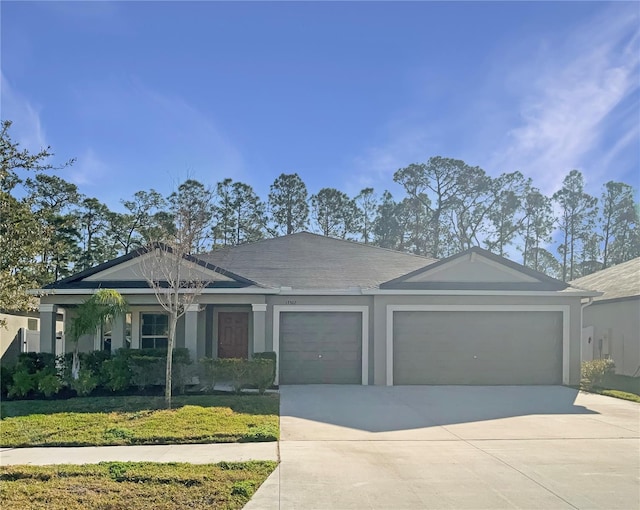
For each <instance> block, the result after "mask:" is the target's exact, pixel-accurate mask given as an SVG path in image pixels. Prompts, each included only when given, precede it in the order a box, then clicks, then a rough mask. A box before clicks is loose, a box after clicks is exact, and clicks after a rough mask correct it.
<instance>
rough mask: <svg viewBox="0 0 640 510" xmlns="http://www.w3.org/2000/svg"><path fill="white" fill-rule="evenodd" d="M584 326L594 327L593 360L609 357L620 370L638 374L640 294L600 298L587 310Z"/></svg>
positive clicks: (626, 373) (639, 356)
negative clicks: (622, 298) (615, 298)
mask: <svg viewBox="0 0 640 510" xmlns="http://www.w3.org/2000/svg"><path fill="white" fill-rule="evenodd" d="M583 325H584V327H588V326H593V332H594V342H593V343H592V346H593V359H597V358H607V357H609V358H611V359H613V362H614V363H615V365H616V373H618V374H622V375H636V376H637V375H638V373H639V372H638V369H639V368H640V297H636V298H633V299H629V300H619V301H612V302H598V301H596V302H595V303H593V304H591V305H590V306H587V307H586V308H585V309H584V317H583ZM601 340H602V350H600V341H601Z"/></svg>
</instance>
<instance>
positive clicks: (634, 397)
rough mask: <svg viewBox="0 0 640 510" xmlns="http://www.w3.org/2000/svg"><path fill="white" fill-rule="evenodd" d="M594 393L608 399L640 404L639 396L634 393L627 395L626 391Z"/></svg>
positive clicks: (598, 391) (600, 391) (597, 390)
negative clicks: (619, 399)
mask: <svg viewBox="0 0 640 510" xmlns="http://www.w3.org/2000/svg"><path fill="white" fill-rule="evenodd" d="M594 391H595V392H596V393H599V394H600V395H606V396H608V397H615V398H621V399H623V400H631V402H640V395H636V394H635V393H629V392H628V391H620V390H600V389H596V390H594Z"/></svg>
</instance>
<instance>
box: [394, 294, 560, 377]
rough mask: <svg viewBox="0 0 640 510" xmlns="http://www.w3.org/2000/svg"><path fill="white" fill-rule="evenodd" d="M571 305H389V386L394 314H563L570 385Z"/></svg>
mask: <svg viewBox="0 0 640 510" xmlns="http://www.w3.org/2000/svg"><path fill="white" fill-rule="evenodd" d="M570 310H571V307H570V306H569V305H387V342H386V343H387V378H386V382H387V386H393V312H562V384H569V368H570V361H569V348H570V340H571V329H570V320H569V317H570Z"/></svg>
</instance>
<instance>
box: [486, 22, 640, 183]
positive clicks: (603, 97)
mask: <svg viewBox="0 0 640 510" xmlns="http://www.w3.org/2000/svg"><path fill="white" fill-rule="evenodd" d="M637 27H638V15H637V12H636V11H634V10H629V9H610V10H607V11H605V12H604V13H603V15H602V16H600V17H599V18H597V19H593V20H591V22H590V23H588V24H585V25H584V26H579V27H576V28H575V30H574V31H573V32H572V33H571V34H570V35H569V37H568V38H567V39H566V40H565V41H562V42H560V41H558V42H557V44H555V45H551V46H552V47H549V48H547V49H546V50H545V52H544V55H543V57H544V58H543V59H542V61H543V62H544V63H545V65H544V67H541V66H536V67H530V68H529V67H527V63H526V62H523V63H522V66H523V67H522V68H521V69H517V70H516V71H515V74H517V75H519V78H520V85H521V95H520V98H521V99H520V101H519V110H520V116H521V119H522V120H521V123H520V124H519V125H518V126H517V127H515V128H513V129H511V130H510V131H509V133H508V136H507V138H506V139H505V140H504V141H503V143H502V145H501V146H500V147H497V148H496V150H495V152H494V154H493V157H492V158H491V160H490V166H493V167H499V168H503V169H508V170H513V169H518V170H521V171H523V173H525V174H526V175H527V176H530V177H532V178H533V180H534V182H535V183H537V184H538V185H539V186H541V188H542V189H543V191H545V192H553V191H555V190H557V189H558V188H559V187H560V185H561V183H562V179H563V178H564V176H565V175H566V174H567V173H568V172H569V170H571V169H572V168H578V169H580V170H582V171H583V172H585V171H587V172H589V171H591V170H592V169H593V168H594V161H593V160H592V158H593V151H594V148H595V147H597V146H598V145H599V144H601V143H602V142H603V138H604V137H605V135H607V129H611V126H608V125H607V122H606V121H607V119H608V116H610V115H611V114H612V112H614V111H615V109H616V107H617V106H618V105H620V104H621V102H622V101H624V100H625V98H627V97H629V95H630V94H632V93H634V91H636V90H637V88H638V69H639V58H640V57H639V53H638V44H637V43H638V32H637ZM636 115H637V109H636ZM636 132H637V130H636ZM632 139H633V130H631V133H628V134H627V136H622V137H621V138H620V139H619V141H618V148H617V149H615V150H613V149H612V150H609V151H608V153H609V156H611V157H612V156H613V155H614V153H616V152H618V151H619V150H621V149H622V145H620V144H623V145H624V144H627V143H630V142H631V141H632ZM612 151H613V152H612ZM600 164H601V162H600Z"/></svg>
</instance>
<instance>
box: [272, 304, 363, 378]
mask: <svg viewBox="0 0 640 510" xmlns="http://www.w3.org/2000/svg"><path fill="white" fill-rule="evenodd" d="M281 312H359V313H361V314H362V328H361V329H362V367H361V369H362V385H363V386H366V385H368V384H369V307H368V306H355V305H273V350H274V351H275V352H276V353H277V356H276V380H275V383H274V384H278V383H279V382H278V381H279V379H280V313H281Z"/></svg>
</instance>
